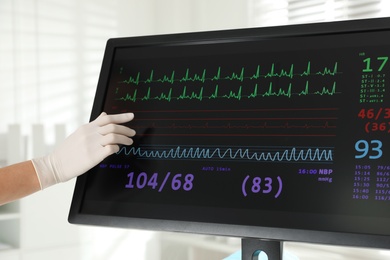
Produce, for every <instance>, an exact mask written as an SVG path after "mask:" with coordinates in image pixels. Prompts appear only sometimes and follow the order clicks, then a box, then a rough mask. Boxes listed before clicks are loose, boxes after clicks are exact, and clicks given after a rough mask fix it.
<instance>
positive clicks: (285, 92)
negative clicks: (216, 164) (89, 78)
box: [118, 81, 337, 102]
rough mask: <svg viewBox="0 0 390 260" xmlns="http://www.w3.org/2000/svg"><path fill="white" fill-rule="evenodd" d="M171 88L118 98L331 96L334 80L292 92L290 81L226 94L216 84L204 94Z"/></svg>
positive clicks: (140, 99) (200, 99)
mask: <svg viewBox="0 0 390 260" xmlns="http://www.w3.org/2000/svg"><path fill="white" fill-rule="evenodd" d="M173 91H174V90H173V88H169V89H168V90H167V91H165V92H161V93H158V94H157V95H156V94H155V95H152V93H151V92H152V89H151V88H150V87H149V88H148V91H147V93H146V94H145V95H143V96H142V95H141V96H140V97H139V96H138V92H137V90H134V92H133V93H131V94H130V93H127V94H126V95H125V96H123V97H121V98H118V100H121V101H130V102H138V101H150V100H159V101H161V100H164V101H169V102H170V101H172V100H194V99H195V100H199V101H202V100H207V99H209V100H210V99H237V100H241V99H244V98H247V99H250V98H258V97H272V96H276V97H279V96H284V97H288V98H291V97H292V96H293V95H297V96H307V95H321V96H323V95H329V96H333V95H335V94H336V93H337V92H336V82H333V85H332V86H331V87H330V88H326V87H323V88H322V89H321V90H320V91H310V87H309V82H308V81H306V85H305V88H304V89H303V90H302V91H298V92H293V85H292V83H290V84H289V85H288V87H287V88H286V89H281V88H279V89H275V88H274V86H273V83H272V82H270V83H269V85H268V89H267V90H266V91H264V92H262V93H261V92H259V85H258V84H256V85H255V86H254V88H253V91H252V92H250V93H248V94H244V93H243V87H242V86H239V87H238V89H237V90H236V91H233V90H231V91H230V92H229V93H228V94H220V90H219V85H216V86H215V88H214V91H213V92H212V93H211V94H208V95H207V94H205V93H204V92H205V91H204V87H201V88H200V89H199V91H197V92H195V91H192V92H191V91H187V87H186V86H184V87H183V89H182V91H181V93H180V94H179V95H176V96H174V94H173Z"/></svg>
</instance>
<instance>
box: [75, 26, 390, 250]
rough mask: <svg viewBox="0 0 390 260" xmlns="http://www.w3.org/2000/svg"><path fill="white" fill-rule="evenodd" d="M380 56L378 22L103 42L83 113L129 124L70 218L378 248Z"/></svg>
mask: <svg viewBox="0 0 390 260" xmlns="http://www.w3.org/2000/svg"><path fill="white" fill-rule="evenodd" d="M389 56H390V20H389V19H372V20H359V21H349V22H335V23H323V24H311V25H310V24H309V25H295V26H282V27H273V28H253V29H241V30H228V31H216V32H202V33H188V34H173V35H157V36H144V37H130V38H118V39H110V40H109V41H108V44H107V48H106V52H105V56H104V61H103V65H102V71H101V75H100V78H99V83H98V88H97V92H96V97H95V102H94V107H93V109H92V116H91V119H94V118H95V117H96V116H97V115H98V114H100V113H101V112H102V111H105V112H107V113H108V114H116V113H122V112H133V113H134V114H135V119H134V120H133V121H131V122H130V123H128V126H129V127H131V128H133V129H134V130H136V132H137V134H136V136H135V137H134V144H133V145H131V146H121V147H120V150H119V152H118V153H116V154H114V155H112V156H110V157H108V158H107V159H106V160H104V161H103V162H101V163H100V164H99V165H97V166H96V167H95V168H93V169H92V170H90V171H89V172H88V173H86V174H85V175H83V176H81V177H79V178H78V180H77V185H76V188H75V193H74V197H73V201H72V207H71V211H70V217H69V220H70V222H72V223H80V224H94V225H103V226H118V227H129V228H146V229H156V230H168V231H183V232H193V233H210V234H217V235H218V234H222V235H228V236H239V237H245V236H248V237H257V238H270V239H279V240H293V241H295V240H296V241H315V242H320V243H336V244H337V243H345V244H350V245H367V246H378V247H386V246H387V247H388V245H389V237H390V160H389V158H390V156H389V154H390V138H389V135H390V99H389V92H390V90H389V89H388V88H389V87H388V86H389V84H390V78H389V77H390V61H389ZM340 237H341V238H342V239H341V242H340V241H338V240H340V239H337V238H340ZM335 241H338V242H335Z"/></svg>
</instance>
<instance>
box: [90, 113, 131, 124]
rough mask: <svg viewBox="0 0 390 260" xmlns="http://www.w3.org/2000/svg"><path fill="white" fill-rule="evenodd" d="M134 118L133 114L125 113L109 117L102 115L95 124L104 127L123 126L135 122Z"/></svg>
mask: <svg viewBox="0 0 390 260" xmlns="http://www.w3.org/2000/svg"><path fill="white" fill-rule="evenodd" d="M133 118H134V114H133V113H123V114H115V115H107V114H103V113H102V114H101V115H100V116H99V117H98V118H96V120H95V123H96V124H97V125H99V126H104V125H107V124H123V123H126V122H129V121H131V120H133Z"/></svg>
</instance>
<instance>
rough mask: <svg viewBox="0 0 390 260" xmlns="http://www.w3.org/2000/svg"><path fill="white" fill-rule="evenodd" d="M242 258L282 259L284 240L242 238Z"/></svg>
mask: <svg viewBox="0 0 390 260" xmlns="http://www.w3.org/2000/svg"><path fill="white" fill-rule="evenodd" d="M241 250H242V253H241V260H282V259H283V242H282V241H276V240H262V239H250V238H242V239H241Z"/></svg>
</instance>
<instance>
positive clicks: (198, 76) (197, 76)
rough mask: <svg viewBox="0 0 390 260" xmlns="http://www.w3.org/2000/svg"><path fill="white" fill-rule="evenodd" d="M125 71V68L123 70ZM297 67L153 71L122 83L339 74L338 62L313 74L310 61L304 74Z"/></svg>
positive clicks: (137, 83) (238, 79) (241, 80)
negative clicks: (227, 71) (178, 72)
mask: <svg viewBox="0 0 390 260" xmlns="http://www.w3.org/2000/svg"><path fill="white" fill-rule="evenodd" d="M121 69H123V68H121ZM294 71H295V65H294V64H291V65H290V68H289V69H287V70H285V69H281V70H280V71H276V69H275V64H274V63H272V65H271V68H270V69H269V70H268V71H267V72H266V73H264V74H261V68H260V65H258V66H257V68H256V70H255V73H253V74H251V73H249V74H248V76H246V69H245V67H242V68H241V70H240V71H239V72H233V73H231V74H228V75H225V76H224V75H222V69H221V67H218V69H217V71H216V72H215V73H214V74H213V75H212V76H207V74H208V72H207V70H206V69H203V70H202V73H194V74H192V75H191V73H190V69H189V68H187V69H186V72H185V74H184V75H183V76H177V75H176V71H175V70H173V71H172V72H170V73H168V74H164V75H163V76H161V77H156V76H155V70H154V69H152V70H151V71H150V72H149V74H148V76H147V77H146V78H144V79H141V72H138V73H137V74H136V76H129V77H128V79H126V80H123V81H122V82H120V83H125V84H134V85H137V86H138V85H139V84H141V83H142V84H148V83H170V84H174V83H175V82H181V83H183V82H195V81H197V82H202V83H205V82H206V81H219V80H230V81H233V80H235V81H240V82H243V81H244V80H257V79H261V78H272V77H278V78H282V77H286V78H290V79H293V78H294V77H304V76H312V75H320V76H335V75H336V74H339V73H340V72H338V62H335V63H334V65H333V68H331V69H330V68H328V67H325V68H324V69H323V70H320V71H316V72H314V73H312V68H311V62H310V61H309V62H308V63H307V66H306V69H305V70H304V71H303V72H300V73H295V72H294Z"/></svg>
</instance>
